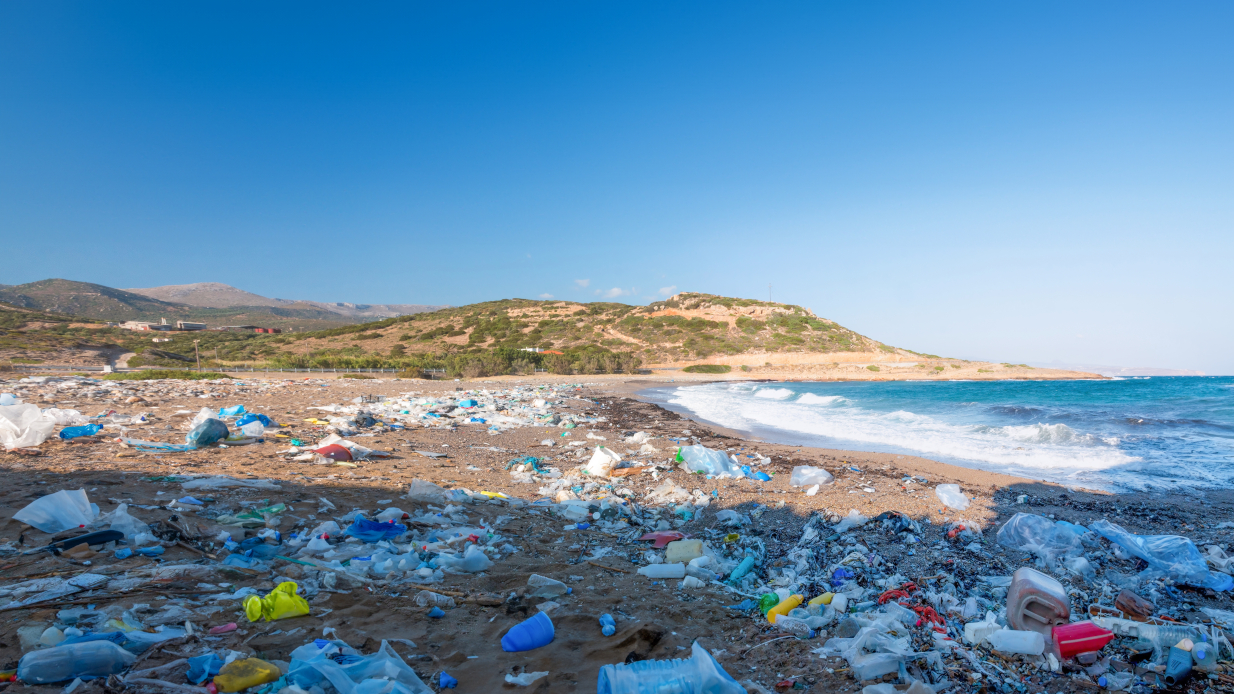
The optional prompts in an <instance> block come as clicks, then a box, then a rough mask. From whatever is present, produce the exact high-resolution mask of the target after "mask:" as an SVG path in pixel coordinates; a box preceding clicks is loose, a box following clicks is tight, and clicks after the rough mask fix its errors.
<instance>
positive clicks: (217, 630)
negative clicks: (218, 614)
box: [210, 622, 237, 634]
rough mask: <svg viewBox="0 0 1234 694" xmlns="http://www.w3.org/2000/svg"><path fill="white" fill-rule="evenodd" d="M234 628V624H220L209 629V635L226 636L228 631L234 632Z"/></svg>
mask: <svg viewBox="0 0 1234 694" xmlns="http://www.w3.org/2000/svg"><path fill="white" fill-rule="evenodd" d="M236 628H237V627H236V623H235V622H231V623H230V624H220V625H218V626H216V627H210V633H211V634H226V633H227V632H229V631H235V630H236Z"/></svg>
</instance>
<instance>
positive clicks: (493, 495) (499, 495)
mask: <svg viewBox="0 0 1234 694" xmlns="http://www.w3.org/2000/svg"><path fill="white" fill-rule="evenodd" d="M476 493H477V494H483V495H484V496H487V497H488V498H490V499H509V498H510V497H508V496H506V495H505V494H502V493H501V492H486V491H484V490H483V489H481V490H480V491H479V492H476Z"/></svg>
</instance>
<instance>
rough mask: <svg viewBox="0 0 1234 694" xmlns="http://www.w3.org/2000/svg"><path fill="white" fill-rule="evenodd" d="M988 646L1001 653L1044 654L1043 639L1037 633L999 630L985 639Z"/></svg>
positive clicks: (1039, 633)
mask: <svg viewBox="0 0 1234 694" xmlns="http://www.w3.org/2000/svg"><path fill="white" fill-rule="evenodd" d="M986 641H989V642H990V646H991V647H993V648H994V650H996V651H1000V652H1002V653H1019V654H1021V655H1041V654H1042V653H1044V652H1045V637H1044V636H1042V634H1041V632H1039V631H1016V630H1013V629H999V630H998V631H996V632H994V633H993V634H990V635H989V636H987V637H986Z"/></svg>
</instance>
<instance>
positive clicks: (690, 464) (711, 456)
mask: <svg viewBox="0 0 1234 694" xmlns="http://www.w3.org/2000/svg"><path fill="white" fill-rule="evenodd" d="M677 462H680V463H684V464H685V468H686V469H687V470H689V471H690V472H702V473H705V474H708V475H711V476H712V477H716V478H720V479H723V478H725V477H745V473H743V472H742V471H741V467H740V466H739V465H737V464H736V463H734V462H733V461H732V460H731V459H730V458H729V457H728V454H726V453H724V451H714V450H712V449H710V448H707V447H706V446H698V445H696V446H682V447H681V448H679V449H677Z"/></svg>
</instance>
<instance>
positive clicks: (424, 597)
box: [415, 590, 455, 608]
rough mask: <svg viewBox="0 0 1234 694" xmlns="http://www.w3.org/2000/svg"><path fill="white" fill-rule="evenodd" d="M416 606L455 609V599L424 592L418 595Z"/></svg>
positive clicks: (428, 591)
mask: <svg viewBox="0 0 1234 694" xmlns="http://www.w3.org/2000/svg"><path fill="white" fill-rule="evenodd" d="M415 601H416V605H417V606H419V607H428V606H430V605H431V606H433V607H447V608H452V607H454V606H455V605H454V598H452V597H450V596H448V595H439V594H437V593H434V592H433V591H431V590H422V591H420V592H419V593H416V597H415Z"/></svg>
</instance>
